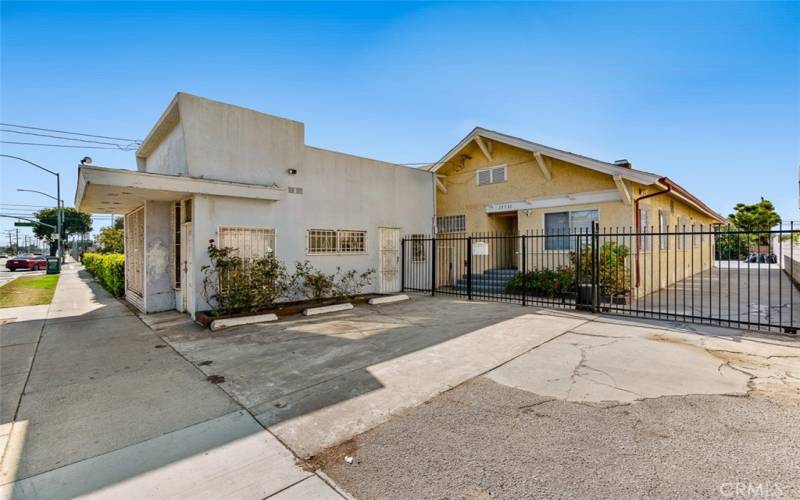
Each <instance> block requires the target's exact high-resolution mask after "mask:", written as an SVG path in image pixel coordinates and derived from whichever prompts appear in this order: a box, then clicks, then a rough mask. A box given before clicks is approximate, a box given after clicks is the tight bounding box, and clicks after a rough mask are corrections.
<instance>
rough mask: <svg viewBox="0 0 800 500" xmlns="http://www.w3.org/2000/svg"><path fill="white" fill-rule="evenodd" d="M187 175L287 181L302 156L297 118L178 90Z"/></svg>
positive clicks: (301, 127)
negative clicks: (269, 113)
mask: <svg viewBox="0 0 800 500" xmlns="http://www.w3.org/2000/svg"><path fill="white" fill-rule="evenodd" d="M178 109H179V111H180V121H181V127H182V129H183V134H184V136H185V142H186V159H187V164H188V175H190V176H192V177H199V178H204V179H217V180H223V181H233V182H242V183H247V184H261V185H272V184H273V183H274V184H277V185H278V186H286V185H287V184H288V183H289V181H290V180H292V176H290V175H289V174H288V173H287V171H288V169H299V168H300V166H301V164H302V163H303V158H304V154H305V153H304V149H305V146H304V141H305V126H304V125H303V123H301V122H297V121H294V120H287V119H285V118H280V117H277V116H272V115H268V114H265V113H259V112H257V111H253V110H250V109H245V108H241V107H238V106H233V105H230V104H225V103H221V102H216V101H211V100H208V99H203V98H201V97H197V96H193V95H189V94H179V95H178Z"/></svg>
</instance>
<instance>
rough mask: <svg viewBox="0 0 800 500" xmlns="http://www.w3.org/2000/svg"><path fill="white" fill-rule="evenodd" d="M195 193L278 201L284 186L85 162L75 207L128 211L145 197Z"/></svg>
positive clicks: (154, 198)
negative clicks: (122, 168) (168, 173)
mask: <svg viewBox="0 0 800 500" xmlns="http://www.w3.org/2000/svg"><path fill="white" fill-rule="evenodd" d="M195 194H202V195H211V196H229V197H234V198H249V199H256V200H271V201H278V200H280V199H282V198H283V195H284V190H283V189H280V188H278V187H273V186H261V185H257V184H242V183H237V182H226V181H217V180H210V179H198V178H196V177H183V176H177V175H164V174H153V173H149V172H135V171H132V170H120V169H115V168H105V167H95V166H87V165H81V166H80V167H79V168H78V188H77V190H76V191H75V207H76V208H77V209H78V210H80V211H82V212H88V213H118V214H123V213H128V212H130V211H131V210H133V209H135V208H137V207H140V206H142V205H143V204H144V202H145V201H148V200H150V201H169V200H176V199H181V198H187V197H190V196H192V195H195Z"/></svg>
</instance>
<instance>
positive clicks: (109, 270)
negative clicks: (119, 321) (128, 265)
mask: <svg viewBox="0 0 800 500" xmlns="http://www.w3.org/2000/svg"><path fill="white" fill-rule="evenodd" d="M83 267H84V268H85V269H86V271H88V272H89V274H91V275H92V276H94V279H96V280H97V282H98V283H100V285H101V286H102V287H103V288H105V289H106V290H108V292H109V293H111V294H112V295H114V296H115V297H121V296H122V295H123V294H124V293H125V256H124V255H123V254H120V253H104V254H101V253H94V252H87V253H85V254H83Z"/></svg>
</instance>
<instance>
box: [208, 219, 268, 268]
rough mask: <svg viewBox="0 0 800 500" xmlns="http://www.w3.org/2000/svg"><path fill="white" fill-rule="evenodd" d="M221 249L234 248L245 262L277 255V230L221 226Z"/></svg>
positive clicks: (236, 253) (219, 244) (219, 242)
mask: <svg viewBox="0 0 800 500" xmlns="http://www.w3.org/2000/svg"><path fill="white" fill-rule="evenodd" d="M217 246H218V247H219V248H232V249H233V251H234V254H235V255H237V256H238V257H240V258H241V259H242V260H244V261H248V260H251V259H257V258H259V257H264V256H265V255H268V254H274V253H275V230H274V229H270V228H264V227H234V226H220V228H219V241H218V245H217Z"/></svg>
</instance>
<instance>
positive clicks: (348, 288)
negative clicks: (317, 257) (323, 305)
mask: <svg viewBox="0 0 800 500" xmlns="http://www.w3.org/2000/svg"><path fill="white" fill-rule="evenodd" d="M373 274H375V270H374V269H367V270H366V271H364V272H362V273H359V272H358V271H356V270H355V269H351V270H349V271H344V272H343V271H342V270H341V268H338V267H337V268H336V272H335V273H334V274H327V273H324V272H322V271H320V270H319V269H315V268H314V266H312V265H311V263H310V262H308V261H304V262H298V263H296V264H295V272H294V275H293V276H292V280H291V281H292V285H291V289H292V291H293V292H294V294H295V295H297V296H301V297H306V298H309V299H311V300H321V299H326V298H336V299H349V298H352V297H354V296H356V295H358V294H359V293H361V292H362V291H363V290H364V288H365V287H367V286H369V285H370V284H371V283H372V276H373Z"/></svg>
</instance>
